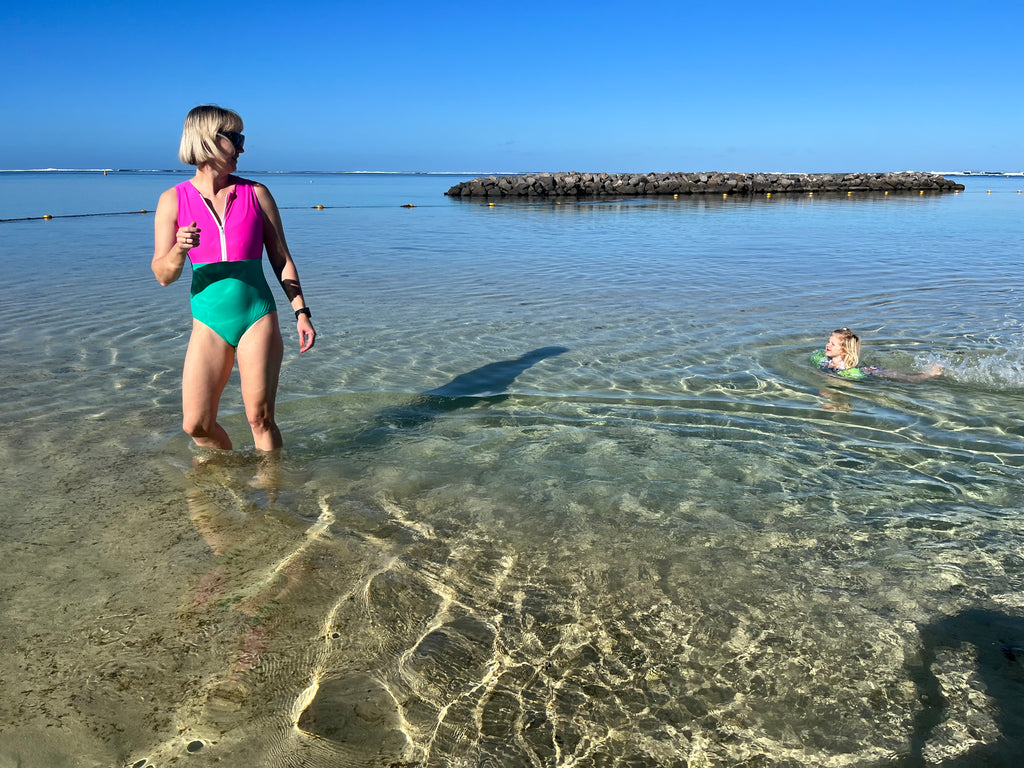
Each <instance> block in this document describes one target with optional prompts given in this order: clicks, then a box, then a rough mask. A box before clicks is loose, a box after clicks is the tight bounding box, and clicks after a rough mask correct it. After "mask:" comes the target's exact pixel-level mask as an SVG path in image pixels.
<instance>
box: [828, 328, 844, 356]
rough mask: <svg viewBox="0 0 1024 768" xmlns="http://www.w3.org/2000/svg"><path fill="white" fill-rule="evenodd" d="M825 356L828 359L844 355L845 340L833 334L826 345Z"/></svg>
mask: <svg viewBox="0 0 1024 768" xmlns="http://www.w3.org/2000/svg"><path fill="white" fill-rule="evenodd" d="M825 354H826V355H827V356H828V357H839V356H840V355H842V354H843V340H842V339H841V338H839V335H838V334H835V333H833V334H832V335H831V336H829V337H828V343H827V344H826V345H825Z"/></svg>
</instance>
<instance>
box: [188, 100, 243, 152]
mask: <svg viewBox="0 0 1024 768" xmlns="http://www.w3.org/2000/svg"><path fill="white" fill-rule="evenodd" d="M242 130H243V123H242V118H241V117H239V116H238V113H237V112H234V111H232V110H230V109H224V108H223V107H218V106H217V105H215V104H203V105H201V106H198V107H195V108H193V109H192V111H190V112H189V113H188V116H187V117H186V118H185V128H184V129H183V130H182V132H181V146H180V147H179V148H178V159H179V160H181V162H183V163H188V164H189V165H195V166H200V165H202V164H203V163H208V162H210V161H211V160H213V159H214V158H217V159H219V160H224V159H226V155H225V154H224V151H223V150H222V149H221V148H220V147H219V146H218V145H217V134H218V133H220V132H221V131H234V132H236V133H241V132H242Z"/></svg>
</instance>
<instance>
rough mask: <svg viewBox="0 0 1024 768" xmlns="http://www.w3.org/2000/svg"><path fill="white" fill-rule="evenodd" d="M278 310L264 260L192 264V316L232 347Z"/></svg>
mask: <svg viewBox="0 0 1024 768" xmlns="http://www.w3.org/2000/svg"><path fill="white" fill-rule="evenodd" d="M275 311H277V306H276V304H275V303H274V295H273V294H272V293H271V292H270V286H269V285H267V279H266V277H264V275H263V260H262V259H249V260H246V261H220V262H216V263H214V264H193V265H192V317H194V318H195V319H196V320H198V321H199V322H201V323H202V324H203V325H206V326H209V327H210V328H212V329H213V330H214V332H215V333H216V334H217V335H218V336H220V337H221V338H222V339H224V341H226V342H227V343H228V344H230V345H231V346H232V347H237V346H238V342H239V341H241V339H242V335H243V334H244V333H245V332H246V331H247V330H249V327H250V326H251V325H252V324H253V323H255V322H256V321H257V320H259V319H260V318H261V317H263V316H264V315H269V314H270V313H271V312H275Z"/></svg>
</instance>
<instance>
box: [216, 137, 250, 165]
mask: <svg viewBox="0 0 1024 768" xmlns="http://www.w3.org/2000/svg"><path fill="white" fill-rule="evenodd" d="M217 146H219V147H220V149H221V151H222V152H223V153H224V156H225V157H226V158H227V163H226V164H227V166H228V168H227V170H228V172H229V173H230V172H234V171H236V170H237V169H238V156H239V155H240V154H242V153H243V152H245V149H240V148H239V147H237V146H236V145H235V144H234V143H233V142H232V141H231V139H229V138H228V137H227V136H225V135H224V134H222V133H218V134H217Z"/></svg>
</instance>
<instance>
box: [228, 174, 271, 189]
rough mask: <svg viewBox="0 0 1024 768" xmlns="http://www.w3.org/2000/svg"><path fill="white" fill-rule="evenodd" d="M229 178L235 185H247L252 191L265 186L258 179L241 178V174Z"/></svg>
mask: <svg viewBox="0 0 1024 768" xmlns="http://www.w3.org/2000/svg"><path fill="white" fill-rule="evenodd" d="M231 180H232V182H234V184H235V186H236V187H247V188H249V189H252V190H253V191H258V190H261V189H266V186H264V185H263V184H262V183H260V182H258V181H253V180H252V179H243V178H242V177H241V176H232V177H231Z"/></svg>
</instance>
